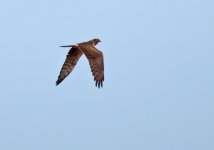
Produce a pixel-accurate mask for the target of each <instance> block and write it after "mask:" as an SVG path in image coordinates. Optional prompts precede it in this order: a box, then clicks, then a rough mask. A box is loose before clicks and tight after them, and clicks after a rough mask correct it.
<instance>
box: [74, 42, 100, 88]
mask: <svg viewBox="0 0 214 150" xmlns="http://www.w3.org/2000/svg"><path fill="white" fill-rule="evenodd" d="M78 47H79V48H80V50H81V51H82V53H83V54H84V55H85V56H86V57H87V59H88V61H89V65H90V68H91V72H92V74H93V76H94V81H95V83H96V84H95V85H96V86H98V88H100V87H102V86H103V81H104V59H103V53H102V52H101V51H99V50H98V49H96V48H95V47H94V46H92V45H91V44H79V45H78Z"/></svg>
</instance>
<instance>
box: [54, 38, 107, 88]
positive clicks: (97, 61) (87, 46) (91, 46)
mask: <svg viewBox="0 0 214 150" xmlns="http://www.w3.org/2000/svg"><path fill="white" fill-rule="evenodd" d="M98 42H100V40H99V39H92V40H90V41H87V42H82V43H78V44H76V45H66V46H61V47H71V48H70V50H69V52H68V54H67V57H66V60H65V62H64V64H63V66H62V68H61V71H60V74H59V76H58V80H57V81H56V85H58V84H60V83H61V82H62V81H63V80H64V79H65V78H66V77H67V76H68V75H69V74H70V73H71V72H72V70H73V69H74V67H75V66H76V64H77V62H78V60H79V58H80V57H81V56H82V54H84V55H85V56H86V57H87V59H88V61H89V65H90V68H91V71H92V74H93V76H94V80H95V83H96V84H95V85H96V86H98V88H100V87H102V86H103V81H104V60H103V53H102V52H101V51H99V50H98V49H96V48H95V45H96V44H97V43H98Z"/></svg>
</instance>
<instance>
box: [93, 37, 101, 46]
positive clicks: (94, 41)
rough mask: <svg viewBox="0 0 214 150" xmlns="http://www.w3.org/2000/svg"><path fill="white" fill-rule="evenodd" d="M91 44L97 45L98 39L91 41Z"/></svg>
mask: <svg viewBox="0 0 214 150" xmlns="http://www.w3.org/2000/svg"><path fill="white" fill-rule="evenodd" d="M91 42H92V43H93V45H94V46H95V45H97V43H99V42H101V41H100V39H92V40H91Z"/></svg>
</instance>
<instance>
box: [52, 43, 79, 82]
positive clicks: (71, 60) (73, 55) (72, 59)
mask: <svg viewBox="0 0 214 150" xmlns="http://www.w3.org/2000/svg"><path fill="white" fill-rule="evenodd" d="M81 56H82V52H81V51H80V50H79V49H78V48H76V47H72V48H71V49H70V50H69V52H68V54H67V56H66V59H65V62H64V64H63V66H62V68H61V71H60V74H59V76H58V80H57V81H56V85H58V84H60V83H61V82H62V81H63V80H64V79H65V78H66V77H67V76H68V75H69V74H70V73H71V71H72V70H73V69H74V67H75V65H76V64H77V62H78V60H79V58H80V57H81Z"/></svg>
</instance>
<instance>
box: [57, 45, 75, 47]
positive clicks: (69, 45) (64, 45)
mask: <svg viewBox="0 0 214 150" xmlns="http://www.w3.org/2000/svg"><path fill="white" fill-rule="evenodd" d="M73 46H74V45H64V46H60V47H73Z"/></svg>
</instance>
